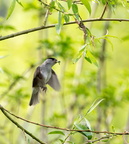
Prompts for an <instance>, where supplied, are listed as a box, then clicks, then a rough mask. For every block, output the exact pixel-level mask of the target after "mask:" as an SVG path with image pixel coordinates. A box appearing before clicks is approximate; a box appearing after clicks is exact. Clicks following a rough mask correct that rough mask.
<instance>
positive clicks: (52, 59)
mask: <svg viewBox="0 0 129 144" xmlns="http://www.w3.org/2000/svg"><path fill="white" fill-rule="evenodd" d="M48 59H51V60H56V59H55V58H48Z"/></svg>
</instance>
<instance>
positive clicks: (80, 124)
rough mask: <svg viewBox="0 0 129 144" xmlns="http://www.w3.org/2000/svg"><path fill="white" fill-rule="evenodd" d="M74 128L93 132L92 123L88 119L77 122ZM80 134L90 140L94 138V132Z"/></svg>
mask: <svg viewBox="0 0 129 144" xmlns="http://www.w3.org/2000/svg"><path fill="white" fill-rule="evenodd" d="M74 126H75V127H76V128H77V129H78V130H91V126H90V123H89V121H88V120H87V119H86V118H83V119H82V120H81V121H80V122H75V123H74ZM80 133H81V134H83V135H84V136H86V137H87V138H88V140H90V139H91V138H92V136H93V134H92V132H80Z"/></svg>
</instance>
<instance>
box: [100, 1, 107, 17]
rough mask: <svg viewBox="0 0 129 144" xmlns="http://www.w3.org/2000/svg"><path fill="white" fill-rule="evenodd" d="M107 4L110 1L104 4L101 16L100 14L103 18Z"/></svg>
mask: <svg viewBox="0 0 129 144" xmlns="http://www.w3.org/2000/svg"><path fill="white" fill-rule="evenodd" d="M107 6H108V2H107V3H106V4H105V6H104V9H103V11H102V14H101V16H100V19H102V18H103V16H104V14H105V12H106V9H107Z"/></svg>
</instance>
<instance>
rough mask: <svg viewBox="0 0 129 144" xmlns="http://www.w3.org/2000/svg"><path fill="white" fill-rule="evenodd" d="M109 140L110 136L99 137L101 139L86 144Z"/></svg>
mask: <svg viewBox="0 0 129 144" xmlns="http://www.w3.org/2000/svg"><path fill="white" fill-rule="evenodd" d="M109 138H112V135H108V136H104V137H101V138H98V139H96V140H92V141H91V140H88V141H87V142H86V144H92V143H95V142H98V141H101V140H105V139H109Z"/></svg>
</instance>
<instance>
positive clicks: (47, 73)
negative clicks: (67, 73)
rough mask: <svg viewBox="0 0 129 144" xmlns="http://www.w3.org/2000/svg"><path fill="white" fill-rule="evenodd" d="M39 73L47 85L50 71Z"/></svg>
mask: <svg viewBox="0 0 129 144" xmlns="http://www.w3.org/2000/svg"><path fill="white" fill-rule="evenodd" d="M41 73H42V75H43V77H44V80H45V83H47V82H48V81H49V79H50V77H51V70H43V71H42V72H41Z"/></svg>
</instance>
